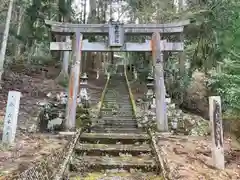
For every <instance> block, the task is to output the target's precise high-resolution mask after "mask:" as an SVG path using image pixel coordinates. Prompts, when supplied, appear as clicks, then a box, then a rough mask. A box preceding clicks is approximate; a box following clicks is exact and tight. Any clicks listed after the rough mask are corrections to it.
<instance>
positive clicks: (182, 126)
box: [136, 98, 209, 136]
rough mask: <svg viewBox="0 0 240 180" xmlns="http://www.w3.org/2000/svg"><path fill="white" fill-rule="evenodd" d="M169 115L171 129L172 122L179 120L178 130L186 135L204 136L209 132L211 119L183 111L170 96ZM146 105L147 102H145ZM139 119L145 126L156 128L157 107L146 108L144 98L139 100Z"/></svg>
mask: <svg viewBox="0 0 240 180" xmlns="http://www.w3.org/2000/svg"><path fill="white" fill-rule="evenodd" d="M166 104H167V116H168V122H169V129H170V130H171V129H173V128H172V123H173V122H177V132H178V133H183V134H185V135H193V136H204V135H208V134H209V121H207V120H205V119H203V118H202V117H201V116H197V115H194V114H189V113H185V112H183V111H182V110H181V109H179V108H177V107H176V105H175V104H174V103H172V102H171V99H170V98H167V102H166ZM145 106H146V104H145ZM136 109H137V119H138V121H140V123H141V124H143V126H148V127H149V126H150V127H151V128H153V129H155V130H156V113H155V111H156V110H155V109H154V108H153V109H151V110H149V109H148V110H144V109H147V108H146V107H145V108H144V102H143V100H142V99H138V101H137V108H136Z"/></svg>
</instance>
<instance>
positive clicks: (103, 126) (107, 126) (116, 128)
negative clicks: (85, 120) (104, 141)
mask: <svg viewBox="0 0 240 180" xmlns="http://www.w3.org/2000/svg"><path fill="white" fill-rule="evenodd" d="M137 127H138V126H137V124H112V123H111V124H105V123H96V124H94V126H93V128H92V129H93V131H95V130H96V129H97V131H100V130H104V131H105V130H107V129H114V131H110V132H115V131H116V132H122V131H121V129H130V128H131V129H134V130H136V129H137ZM94 128H95V129H94ZM98 129H99V130H98ZM100 132H102V131H100ZM124 132H125V131H124Z"/></svg>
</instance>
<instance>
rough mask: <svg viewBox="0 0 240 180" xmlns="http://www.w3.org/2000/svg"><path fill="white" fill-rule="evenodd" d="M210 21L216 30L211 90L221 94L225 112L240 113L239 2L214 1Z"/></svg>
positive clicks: (230, 0) (228, 0)
mask: <svg viewBox="0 0 240 180" xmlns="http://www.w3.org/2000/svg"><path fill="white" fill-rule="evenodd" d="M215 4H216V5H215V6H214V8H212V9H211V10H212V11H211V14H210V16H209V20H210V22H212V23H211V25H212V29H213V30H214V31H215V35H216V36H215V37H216V43H217V46H216V49H215V51H214V58H216V59H217V64H216V68H215V69H214V70H212V71H211V72H210V77H211V79H210V82H209V85H210V86H211V88H212V89H213V90H214V91H215V92H216V93H218V94H219V95H221V97H222V99H223V108H224V110H225V111H226V113H234V114H240V113H239V112H240V90H239V89H240V71H239V70H240V42H239V39H240V30H239V27H240V16H239V12H240V2H239V1H234V0H225V1H221V2H220V3H217V2H215Z"/></svg>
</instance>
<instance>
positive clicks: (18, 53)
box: [15, 6, 24, 56]
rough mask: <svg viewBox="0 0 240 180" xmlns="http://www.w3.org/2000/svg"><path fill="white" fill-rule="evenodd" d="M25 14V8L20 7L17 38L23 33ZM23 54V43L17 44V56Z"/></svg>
mask: <svg viewBox="0 0 240 180" xmlns="http://www.w3.org/2000/svg"><path fill="white" fill-rule="evenodd" d="M23 14H24V9H23V7H21V6H20V7H19V15H18V25H17V36H19V35H20V33H21V27H22V23H23V19H22V17H23ZM20 53H21V43H19V42H17V43H16V48H15V56H19V55H20Z"/></svg>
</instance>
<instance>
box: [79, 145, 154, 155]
mask: <svg viewBox="0 0 240 180" xmlns="http://www.w3.org/2000/svg"><path fill="white" fill-rule="evenodd" d="M75 150H76V151H100V152H140V153H149V152H151V147H150V146H149V145H148V144H141V145H134V144H83V143H79V144H77V145H76V148H75Z"/></svg>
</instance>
